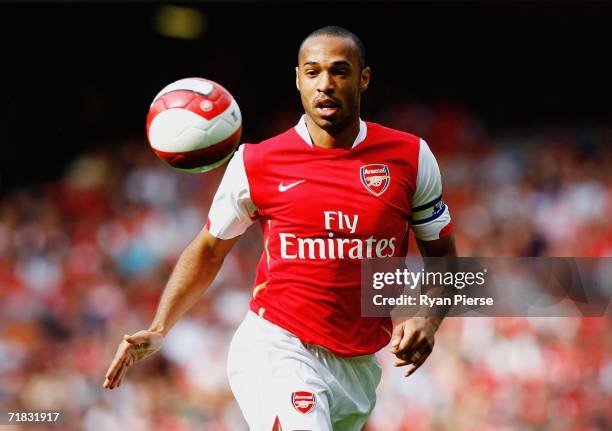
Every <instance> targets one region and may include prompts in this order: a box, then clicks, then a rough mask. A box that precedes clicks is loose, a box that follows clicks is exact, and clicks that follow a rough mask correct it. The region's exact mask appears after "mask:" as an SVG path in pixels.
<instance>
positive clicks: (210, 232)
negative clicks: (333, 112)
mask: <svg viewBox="0 0 612 431" xmlns="http://www.w3.org/2000/svg"><path fill="white" fill-rule="evenodd" d="M243 151H244V146H243V147H240V148H239V149H238V151H236V153H235V154H234V157H233V158H232V160H231V161H230V162H229V164H228V167H227V169H226V171H225V174H224V175H223V179H222V180H221V184H220V185H219V188H218V189H217V193H216V194H215V197H214V199H213V203H212V205H211V208H210V211H209V217H208V222H207V223H206V227H205V228H204V229H202V231H201V232H200V233H199V234H198V235H197V237H196V238H195V239H194V240H193V241H192V242H191V243H190V244H189V245H188V246H187V248H185V250H184V251H183V253H182V254H181V256H180V257H179V260H178V262H177V263H176V266H175V268H174V270H173V271H172V275H171V276H170V279H169V281H168V284H167V285H166V288H165V289H164V291H163V293H162V296H161V299H160V301H159V305H158V307H157V312H156V313H155V317H154V318H153V322H152V323H151V325H150V327H149V329H147V330H143V331H139V332H136V333H135V334H133V335H125V336H124V337H123V341H121V344H119V348H118V349H117V353H116V355H115V358H114V359H113V362H112V364H111V366H110V367H109V369H108V372H107V373H106V376H105V381H104V384H103V387H104V388H108V389H113V388H115V387H117V386H119V385H120V384H121V381H122V380H123V378H124V376H125V373H126V371H127V369H128V367H130V366H131V365H132V364H134V363H135V362H137V361H139V360H141V359H144V358H146V357H148V356H150V355H152V354H153V353H155V352H157V351H158V350H159V349H160V347H161V344H162V342H163V339H164V336H165V335H166V334H167V333H168V331H169V330H170V328H172V326H174V324H175V323H176V322H177V321H178V320H179V319H180V317H181V316H182V315H183V314H184V313H186V312H187V311H188V310H189V309H190V308H191V307H192V306H193V305H194V304H195V303H196V302H197V300H198V299H199V298H200V297H201V296H202V294H203V293H204V292H205V291H206V289H207V288H208V286H210V284H211V283H212V281H213V280H214V278H215V276H216V275H217V273H218V272H219V269H220V268H221V265H222V264H223V260H224V259H225V256H227V254H228V253H229V251H230V250H231V248H232V246H233V245H234V244H235V243H236V242H237V241H238V238H239V237H240V235H242V233H244V231H246V229H247V228H248V227H249V226H250V225H251V224H252V223H253V222H254V220H255V217H256V212H257V208H255V205H254V204H253V202H252V201H251V198H250V190H249V185H248V180H247V177H246V171H245V169H244V160H243Z"/></svg>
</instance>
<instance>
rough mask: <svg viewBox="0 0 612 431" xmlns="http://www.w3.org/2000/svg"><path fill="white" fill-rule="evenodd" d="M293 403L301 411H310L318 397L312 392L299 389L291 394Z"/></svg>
mask: <svg viewBox="0 0 612 431" xmlns="http://www.w3.org/2000/svg"><path fill="white" fill-rule="evenodd" d="M291 404H293V407H294V408H295V409H296V410H297V411H298V412H300V413H304V414H306V413H310V412H311V411H312V410H313V409H314V408H315V405H316V404H317V398H316V397H315V394H313V393H312V392H306V391H297V392H294V393H292V394H291Z"/></svg>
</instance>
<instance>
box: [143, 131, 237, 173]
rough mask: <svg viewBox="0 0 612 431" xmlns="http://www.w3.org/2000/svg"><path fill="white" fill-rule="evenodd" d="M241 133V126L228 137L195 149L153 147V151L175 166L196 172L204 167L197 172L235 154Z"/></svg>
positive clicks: (218, 163)
mask: <svg viewBox="0 0 612 431" xmlns="http://www.w3.org/2000/svg"><path fill="white" fill-rule="evenodd" d="M241 133H242V128H241V127H240V128H238V130H236V131H235V132H234V133H233V134H232V135H231V136H229V137H228V138H227V139H225V140H223V141H221V142H219V143H217V144H215V145H212V146H209V147H206V148H201V149H198V150H194V151H184V152H171V151H162V150H158V149H156V148H153V151H155V154H157V156H158V157H159V158H160V159H162V160H163V161H165V162H166V163H168V164H169V165H171V166H172V167H174V168H177V169H181V170H189V171H190V172H194V171H193V169H202V170H198V171H195V172H205V171H206V170H210V169H213V168H215V167H217V166H220V165H222V164H223V163H224V162H225V160H226V159H227V158H229V156H231V155H232V154H233V152H234V150H235V149H236V147H237V146H238V143H239V142H240V134H241Z"/></svg>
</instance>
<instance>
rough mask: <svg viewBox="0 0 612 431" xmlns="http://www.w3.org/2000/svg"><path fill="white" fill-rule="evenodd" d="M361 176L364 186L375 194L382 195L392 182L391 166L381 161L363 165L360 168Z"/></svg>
mask: <svg viewBox="0 0 612 431" xmlns="http://www.w3.org/2000/svg"><path fill="white" fill-rule="evenodd" d="M359 176H360V177H361V182H362V183H363V185H364V187H365V188H366V189H367V190H368V191H369V192H370V193H372V194H373V195H375V196H380V195H382V194H383V193H384V192H385V190H387V187H389V183H390V182H391V175H389V167H388V166H387V165H382V164H380V163H373V164H370V165H365V166H362V167H361V168H359Z"/></svg>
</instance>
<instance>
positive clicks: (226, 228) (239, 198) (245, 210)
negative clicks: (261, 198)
mask: <svg viewBox="0 0 612 431" xmlns="http://www.w3.org/2000/svg"><path fill="white" fill-rule="evenodd" d="M243 152H244V145H241V146H240V147H238V150H236V152H235V153H234V156H233V157H232V159H231V160H230V162H229V164H228V166H227V169H226V170H225V174H223V178H222V179H221V183H220V184H219V188H218V189H217V193H215V197H214V198H213V202H212V205H211V207H210V211H209V212H208V222H207V223H206V227H207V228H208V231H209V232H210V234H211V235H213V236H215V237H217V238H221V239H230V238H234V237H236V236H238V235H242V234H243V233H244V231H246V230H247V228H248V227H249V226H251V225H252V224H253V222H254V221H255V218H256V213H257V208H256V207H255V204H253V201H252V200H251V192H250V189H249V181H248V179H247V175H246V170H245V168H244V158H243Z"/></svg>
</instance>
